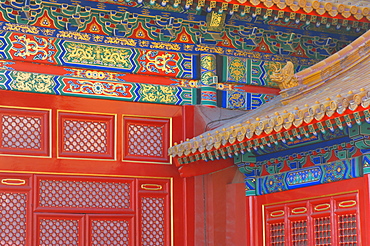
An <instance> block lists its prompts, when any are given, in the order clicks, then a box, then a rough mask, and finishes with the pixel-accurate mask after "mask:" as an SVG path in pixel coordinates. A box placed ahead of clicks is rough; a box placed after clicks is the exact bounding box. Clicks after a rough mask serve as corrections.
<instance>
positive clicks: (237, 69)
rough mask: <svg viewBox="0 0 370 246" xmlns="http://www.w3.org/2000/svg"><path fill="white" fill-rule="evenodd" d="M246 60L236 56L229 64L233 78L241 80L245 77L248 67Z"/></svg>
mask: <svg viewBox="0 0 370 246" xmlns="http://www.w3.org/2000/svg"><path fill="white" fill-rule="evenodd" d="M245 66H246V65H245V62H243V60H242V59H240V58H234V59H232V61H231V62H230V65H229V73H230V77H231V78H233V79H234V80H235V81H236V82H241V81H242V79H243V78H244V77H245V73H246V68H245Z"/></svg>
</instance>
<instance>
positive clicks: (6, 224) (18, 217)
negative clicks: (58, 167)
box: [0, 174, 31, 246]
mask: <svg viewBox="0 0 370 246" xmlns="http://www.w3.org/2000/svg"><path fill="white" fill-rule="evenodd" d="M30 179H31V177H30V176H29V175H19V174H14V175H7V174H0V181H1V182H0V245H9V246H10V245H11V246H24V245H26V246H28V245H31V220H30V214H31V202H30V201H31V192H30V186H29V184H30Z"/></svg>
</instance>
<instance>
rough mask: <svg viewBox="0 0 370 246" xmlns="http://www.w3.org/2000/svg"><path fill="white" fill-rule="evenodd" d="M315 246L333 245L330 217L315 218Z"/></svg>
mask: <svg viewBox="0 0 370 246" xmlns="http://www.w3.org/2000/svg"><path fill="white" fill-rule="evenodd" d="M313 223H314V237H315V245H317V246H328V245H331V243H332V239H331V236H332V233H331V230H332V227H331V222H330V216H327V217H319V218H314V222H313Z"/></svg>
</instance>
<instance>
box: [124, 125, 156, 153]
mask: <svg viewBox="0 0 370 246" xmlns="http://www.w3.org/2000/svg"><path fill="white" fill-rule="evenodd" d="M128 146H129V147H128V149H129V151H128V152H129V154H130V155H138V156H148V157H150V156H156V157H161V156H163V128H162V127H159V126H150V125H138V124H137V125H134V124H132V125H129V126H128Z"/></svg>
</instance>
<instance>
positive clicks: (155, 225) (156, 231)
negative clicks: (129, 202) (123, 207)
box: [141, 197, 165, 246]
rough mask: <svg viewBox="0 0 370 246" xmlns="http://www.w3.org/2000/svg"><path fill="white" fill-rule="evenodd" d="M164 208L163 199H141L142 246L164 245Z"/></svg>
mask: <svg viewBox="0 0 370 246" xmlns="http://www.w3.org/2000/svg"><path fill="white" fill-rule="evenodd" d="M164 206H165V201H164V198H153V197H143V198H142V199H141V223H142V224H141V239H142V240H141V242H142V244H141V245H142V246H164V245H165V238H164V237H165V226H164Z"/></svg>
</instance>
